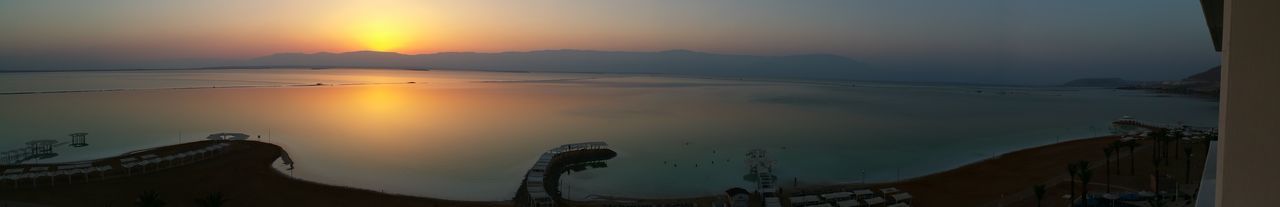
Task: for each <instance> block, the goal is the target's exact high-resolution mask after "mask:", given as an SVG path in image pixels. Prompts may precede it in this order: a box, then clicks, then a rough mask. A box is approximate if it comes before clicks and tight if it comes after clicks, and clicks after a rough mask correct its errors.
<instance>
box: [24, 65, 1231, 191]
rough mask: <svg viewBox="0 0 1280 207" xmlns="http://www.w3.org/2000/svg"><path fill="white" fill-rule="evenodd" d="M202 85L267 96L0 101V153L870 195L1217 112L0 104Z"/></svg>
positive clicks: (60, 82)
mask: <svg viewBox="0 0 1280 207" xmlns="http://www.w3.org/2000/svg"><path fill="white" fill-rule="evenodd" d="M411 81H412V82H416V84H374V85H347V86H316V87H277V86H286V85H296V84H315V83H325V84H353V83H405V82H411ZM209 86H219V87H229V86H268V87H257V88H221V89H189V90H128V91H111V92H85V93H56V94H34V95H0V114H2V115H0V132H3V133H4V134H3V135H0V136H3V137H2V138H0V149H3V150H7V149H12V148H17V147H21V146H22V145H23V143H24V142H26V141H27V140H32V139H49V138H56V139H61V140H66V137H65V135H66V134H68V133H72V132H88V133H90V135H89V143H90V144H91V145H90V146H89V147H86V148H59V149H58V150H57V151H58V153H60V154H61V156H58V157H55V158H53V159H48V160H41V161H40V162H63V161H73V160H83V159H91V158H97V157H105V156H111V155H115V154H120V153H123V152H126V151H130V150H136V149H140V148H146V147H154V146H162V145H169V144H174V143H179V142H189V141H195V140H200V139H202V138H203V137H204V136H206V135H208V134H211V133H216V132H244V133H249V134H252V135H254V136H257V135H261V136H262V138H263V141H268V142H272V143H276V144H280V145H282V146H285V148H286V149H287V150H289V153H290V155H291V156H293V157H294V159H295V160H297V163H298V164H297V166H296V167H297V169H296V170H294V171H293V172H292V174H293V175H294V176H296V177H300V178H303V179H307V180H313V181H318V182H322V183H329V184H334V185H344V186H353V187H359V188H367V189H373V190H382V191H386V192H391V193H399V194H409V195H420V196H430V197H440V198H449V199H463V200H505V199H510V198H511V197H512V194H513V192H514V189H515V188H516V186H518V185H519V182H520V180H521V176H522V175H523V173H524V171H525V170H526V169H527V168H528V167H530V166H531V165H532V163H533V162H534V161H535V159H536V158H537V157H536V156H537V155H538V154H540V153H541V152H542V151H544V150H546V149H549V148H552V147H555V146H558V145H559V144H564V143H571V142H582V141H606V142H609V143H610V144H611V145H612V146H613V149H614V150H616V151H618V153H619V154H620V156H619V157H617V158H615V159H614V160H610V161H609V167H608V168H601V169H592V170H588V171H583V172H579V173H574V174H572V175H570V176H568V177H567V179H566V182H567V183H568V187H567V188H569V192H570V193H571V196H572V197H579V198H580V197H583V196H586V195H589V194H602V195H618V196H632V197H685V196H694V195H705V194H711V193H715V192H722V191H723V190H724V189H727V188H729V187H749V186H753V185H752V184H751V183H748V182H746V181H743V180H742V175H743V174H744V173H745V171H746V168H745V166H744V165H743V163H742V161H743V160H742V158H743V154H744V153H746V152H747V150H749V149H753V148H763V149H767V150H769V152H770V153H771V155H772V157H773V158H774V159H776V160H777V161H778V165H777V166H778V173H779V177H780V179H781V180H784V181H786V182H784V184H785V185H791V184H793V182H797V184H799V185H811V184H823V183H838V182H860V181H861V180H862V179H863V174H864V173H865V177H866V179H867V180H869V181H889V180H894V179H898V178H904V179H905V178H909V177H913V176H919V175H924V174H928V173H933V172H938V171H942V170H946V169H949V168H953V167H956V166H959V165H963V164H965V163H969V162H973V161H976V160H980V159H984V158H988V157H991V156H992V155H994V154H999V153H1004V152H1009V151H1013V150H1017V149H1021V148H1025V147H1029V146H1035V145H1043V144H1048V143H1053V142H1056V141H1058V140H1061V139H1072V138H1080V137H1087V136H1095V135H1100V134H1103V133H1105V132H1106V127H1107V124H1108V123H1109V122H1110V121H1111V120H1114V119H1115V118H1117V117H1120V116H1124V115H1130V116H1135V117H1137V118H1139V119H1142V120H1151V121H1160V122H1169V123H1173V122H1177V121H1182V122H1186V123H1189V124H1193V125H1205V126H1212V125H1216V122H1217V121H1216V118H1217V111H1218V104H1217V103H1215V102H1210V101H1206V100H1203V99H1197V98H1188V97H1177V96H1174V97H1163V96H1158V95H1156V94H1151V93H1146V92H1140V91H1115V90H1107V89H1071V88H1017V87H975V86H947V85H909V84H889V83H858V87H840V86H823V85H814V84H797V83H782V82H766V81H731V80H709V79H694V78H673V77H650V76H634V75H600V74H548V73H488V72H463V71H401V70H300V69H299V70H287V69H278V70H205V71H186V72H182V71H161V72H155V71H153V72H68V73H4V74H0V93H5V92H26V91H72V90H91V89H159V88H180V87H209ZM979 91H981V92H979ZM255 139H256V138H255ZM1089 153H1093V152H1089ZM664 162H665V164H664ZM695 166H696V167H695Z"/></svg>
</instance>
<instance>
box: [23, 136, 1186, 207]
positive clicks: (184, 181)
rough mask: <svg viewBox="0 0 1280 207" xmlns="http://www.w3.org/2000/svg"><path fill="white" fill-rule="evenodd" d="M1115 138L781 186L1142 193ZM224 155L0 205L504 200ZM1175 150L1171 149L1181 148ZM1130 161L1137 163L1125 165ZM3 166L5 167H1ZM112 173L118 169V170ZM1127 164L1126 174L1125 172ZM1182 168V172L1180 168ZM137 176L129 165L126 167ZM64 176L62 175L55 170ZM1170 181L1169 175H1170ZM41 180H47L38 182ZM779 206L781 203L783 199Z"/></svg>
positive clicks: (988, 193) (1145, 184)
mask: <svg viewBox="0 0 1280 207" xmlns="http://www.w3.org/2000/svg"><path fill="white" fill-rule="evenodd" d="M1117 139H1118V138H1117V137H1099V138H1090V139H1082V140H1075V141H1067V142H1062V143H1056V144H1051V145H1047V146H1041V147H1035V148H1029V149H1024V150H1019V151H1015V152H1010V153H1006V154H1004V155H1001V156H999V157H995V158H992V159H989V160H984V161H981V162H976V163H973V164H970V165H966V166H963V167H960V168H956V169H952V170H949V171H945V172H939V173H936V174H932V175H928V176H923V177H919V178H914V179H910V180H904V181H902V182H894V183H878V184H869V185H838V186H820V187H807V188H800V189H786V188H783V194H791V195H800V194H817V193H823V192H834V191H849V190H853V189H879V188H884V187H897V188H899V189H901V190H903V191H904V192H909V193H911V194H912V195H914V197H915V198H914V201H913V204H914V205H913V206H1035V203H1036V199H1035V197H1034V195H1033V194H1032V193H1031V186H1033V185H1036V184H1044V185H1046V186H1047V187H1048V193H1047V195H1046V198H1045V199H1044V200H1043V202H1044V203H1043V204H1044V205H1045V206H1062V205H1064V204H1066V202H1067V200H1066V199H1064V198H1062V197H1063V195H1065V194H1068V193H1069V192H1068V191H1069V185H1068V184H1069V183H1072V182H1071V181H1070V179H1069V178H1070V177H1069V176H1068V175H1067V173H1066V166H1067V164H1068V163H1073V162H1077V161H1081V160H1085V161H1089V162H1090V164H1091V167H1090V170H1091V171H1093V172H1094V176H1093V179H1092V181H1091V182H1090V184H1089V185H1088V186H1089V189H1090V192H1091V193H1098V192H1105V191H1106V188H1107V187H1106V186H1107V184H1106V183H1107V179H1108V177H1111V178H1110V179H1111V181H1110V183H1111V188H1112V189H1111V190H1112V191H1113V192H1121V191H1139V190H1148V191H1149V190H1150V189H1151V186H1152V182H1151V180H1152V179H1151V175H1153V174H1154V172H1155V169H1156V168H1155V167H1154V166H1153V164H1152V161H1151V160H1152V157H1153V153H1152V151H1153V150H1154V146H1155V144H1154V142H1153V141H1149V140H1148V141H1141V142H1140V143H1141V144H1142V146H1141V147H1137V148H1136V150H1135V152H1134V153H1133V154H1132V155H1131V154H1130V153H1129V152H1128V149H1127V148H1125V149H1124V150H1122V151H1123V152H1122V153H1119V154H1118V155H1113V156H1118V160H1119V162H1120V163H1121V164H1119V165H1115V163H1114V162H1116V161H1115V159H1117V158H1113V160H1112V161H1111V162H1112V165H1111V166H1110V168H1111V170H1116V169H1117V168H1118V169H1119V170H1118V171H1119V173H1116V172H1111V173H1107V172H1106V171H1107V169H1108V168H1107V167H1106V163H1107V162H1106V161H1105V157H1104V156H1103V153H1102V149H1103V148H1104V147H1106V146H1107V145H1109V144H1111V143H1112V142H1114V141H1116V140H1117ZM212 143H213V142H211V141H204V142H195V143H187V144H181V145H175V146H169V147H162V148H158V149H152V150H147V151H143V152H138V153H134V155H137V154H145V153H165V152H166V151H175V150H183V149H191V148H199V147H203V146H206V145H210V144H212ZM232 143H233V144H232V145H231V146H230V147H229V148H228V150H227V151H226V152H223V153H220V154H217V155H215V156H213V157H211V158H209V159H207V160H202V161H198V162H193V163H190V164H187V165H181V166H177V167H173V168H169V169H163V170H157V171H152V172H147V173H146V174H144V175H139V174H134V175H132V176H124V175H123V174H119V172H117V173H115V174H112V173H108V174H107V178H106V179H97V178H92V176H91V179H90V180H89V181H88V182H85V181H83V180H80V178H79V177H75V178H73V180H72V182H71V184H67V182H65V181H57V182H58V183H57V185H54V186H49V185H47V184H40V186H38V187H34V188H33V187H31V186H28V185H30V182H26V181H23V182H21V183H19V184H21V185H18V187H17V188H14V185H13V183H12V182H8V181H6V182H0V206H3V205H4V204H6V203H4V202H14V203H11V204H20V203H34V204H41V205H50V206H133V205H134V201H135V200H136V199H137V197H138V195H140V194H142V193H143V192H144V191H148V190H153V191H155V192H157V193H159V195H160V198H161V199H162V200H164V201H165V202H166V203H168V204H170V205H168V206H194V203H193V201H194V200H195V199H199V198H203V197H205V196H207V195H208V194H209V193H211V192H220V193H222V194H223V195H224V196H225V197H226V198H228V199H230V202H229V203H228V205H227V206H510V205H512V203H511V202H509V201H494V202H469V201H452V200H441V199H433V198H423V197H413V196H403V195H393V194H387V193H382V192H376V191H370V190H363V189H355V188H348V187H339V186H330V185H325V184H319V183H313V182H308V181H303V180H298V179H294V178H292V177H289V176H287V175H284V174H281V173H280V172H279V171H277V170H275V169H273V168H272V166H271V165H272V163H273V162H274V161H275V160H276V159H277V158H279V157H280V155H281V153H282V149H281V148H280V147H279V146H276V145H272V144H269V143H263V142H257V141H234V142H232ZM1182 146H1183V147H1190V148H1192V149H1193V153H1192V154H1194V156H1192V157H1191V158H1190V159H1191V160H1190V163H1191V166H1190V171H1187V167H1186V163H1187V162H1186V161H1187V160H1186V159H1187V157H1185V156H1184V155H1178V158H1177V159H1170V160H1169V161H1170V162H1169V163H1167V164H1162V165H1161V168H1160V169H1161V174H1166V175H1170V176H1173V178H1172V179H1165V180H1163V182H1162V183H1164V182H1183V181H1184V180H1186V179H1185V177H1187V176H1189V177H1191V179H1190V182H1187V183H1185V186H1182V188H1184V189H1188V192H1194V189H1195V187H1196V186H1195V185H1196V182H1197V180H1198V178H1199V177H1200V172H1202V170H1203V167H1204V166H1203V164H1204V156H1203V155H1204V153H1205V147H1204V145H1200V144H1183V145H1182ZM1182 151H1183V150H1182V149H1178V150H1177V151H1172V152H1176V153H1181V152H1182ZM116 159H118V158H116V157H113V158H107V159H103V160H102V161H98V162H95V165H96V164H118V163H112V162H117V161H114V160H116ZM1131 162H1133V164H1134V165H1132V166H1135V167H1136V168H1135V169H1130V168H1131ZM6 167H12V166H6ZM117 170H118V169H117ZM1131 170H1132V171H1133V173H1132V174H1130V171H1131ZM1188 172H1189V173H1190V174H1187V173H1188ZM135 173H136V172H135ZM58 178H59V179H65V176H63V177H58ZM1173 179H1176V181H1175V180H1173ZM39 180H40V181H42V182H48V181H49V180H48V179H47V178H41V179H39ZM1075 183H1076V184H1075V185H1076V187H1075V188H1076V190H1077V191H1078V190H1079V189H1080V181H1079V180H1078V179H1077V180H1075ZM713 200H715V199H714V198H713V197H699V198H690V199H680V200H648V201H649V202H653V203H685V204H687V203H690V202H692V203H699V204H700V205H709V203H710V202H711V201H713ZM575 203H576V204H578V205H590V206H598V205H608V203H607V202H604V203H602V202H575ZM784 203H786V202H784Z"/></svg>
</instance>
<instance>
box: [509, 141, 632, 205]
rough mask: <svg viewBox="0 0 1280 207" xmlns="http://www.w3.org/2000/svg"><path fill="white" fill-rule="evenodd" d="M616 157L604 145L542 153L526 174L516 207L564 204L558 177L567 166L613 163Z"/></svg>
mask: <svg viewBox="0 0 1280 207" xmlns="http://www.w3.org/2000/svg"><path fill="white" fill-rule="evenodd" d="M615 156H617V153H616V152H614V151H613V150H610V149H609V144H606V143H604V142H584V143H576V144H566V145H560V146H559V147H556V148H552V149H550V150H547V151H546V152H543V153H542V155H541V156H539V157H538V161H537V162H535V163H534V164H533V167H531V168H529V171H527V172H526V173H525V178H524V181H522V183H521V184H520V189H517V190H516V197H515V198H514V199H512V200H513V201H515V204H516V206H530V207H549V206H561V205H564V204H565V201H566V200H565V199H564V198H563V197H561V193H560V190H559V181H560V175H561V174H563V173H564V172H565V171H566V170H568V168H567V167H568V166H572V165H577V164H584V163H592V162H600V161H603V160H608V159H612V158H613V157H615Z"/></svg>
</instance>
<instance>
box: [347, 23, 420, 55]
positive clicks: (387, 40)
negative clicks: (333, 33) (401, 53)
mask: <svg viewBox="0 0 1280 207" xmlns="http://www.w3.org/2000/svg"><path fill="white" fill-rule="evenodd" d="M410 33H411V32H410V31H408V30H407V27H403V26H400V25H398V24H394V23H391V22H386V21H379V22H374V23H370V24H368V25H367V26H365V28H362V29H361V34H360V35H359V37H358V38H359V39H360V41H361V43H362V44H363V46H364V47H365V49H368V50H373V51H383V52H391V51H393V50H397V49H404V47H405V46H406V45H408V44H409V43H410V42H411V39H412V35H411V34H410Z"/></svg>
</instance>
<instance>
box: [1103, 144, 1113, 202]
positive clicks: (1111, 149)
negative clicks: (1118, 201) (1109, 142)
mask: <svg viewBox="0 0 1280 207" xmlns="http://www.w3.org/2000/svg"><path fill="white" fill-rule="evenodd" d="M1112 151H1115V149H1114V148H1111V147H1110V146H1108V147H1107V148H1104V149H1102V153H1103V154H1106V156H1107V171H1103V172H1106V173H1104V174H1107V193H1111V152H1112Z"/></svg>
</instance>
